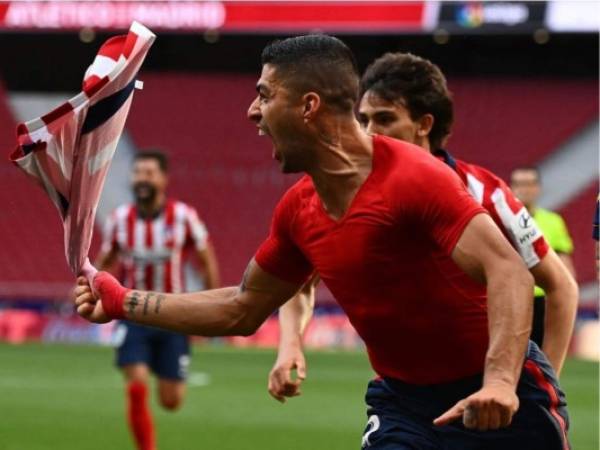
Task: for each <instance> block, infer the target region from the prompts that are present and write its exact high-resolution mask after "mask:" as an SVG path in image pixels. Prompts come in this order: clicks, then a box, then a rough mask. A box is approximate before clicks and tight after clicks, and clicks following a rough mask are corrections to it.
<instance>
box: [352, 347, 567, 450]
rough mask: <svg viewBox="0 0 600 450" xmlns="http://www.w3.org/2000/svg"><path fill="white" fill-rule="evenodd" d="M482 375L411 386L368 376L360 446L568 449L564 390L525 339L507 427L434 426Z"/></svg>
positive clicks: (385, 449)
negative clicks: (515, 403) (514, 404)
mask: <svg viewBox="0 0 600 450" xmlns="http://www.w3.org/2000/svg"><path fill="white" fill-rule="evenodd" d="M481 385H482V377H481V376H475V377H471V378H467V379H463V380H460V381H457V382H453V383H447V384H440V385H433V386H416V385H409V384H407V383H403V382H401V381H398V380H391V379H378V380H374V381H371V382H370V383H369V387H368V390H367V395H366V402H367V416H368V422H367V427H366V429H365V433H364V435H363V438H362V448H363V449H369V450H409V449H410V450H569V449H570V447H569V443H568V439H567V430H568V428H569V418H568V415H567V410H566V401H565V395H564V393H563V392H562V391H561V390H560V388H559V387H558V382H557V380H556V376H555V374H554V371H553V370H552V368H551V367H550V364H549V363H548V360H547V359H546V357H545V356H544V354H543V353H542V352H541V351H540V349H539V347H538V346H537V345H536V344H535V343H533V342H530V343H529V349H528V352H527V359H526V362H525V366H524V368H523V372H522V374H521V379H520V381H519V385H518V388H517V395H518V397H519V401H520V406H519V410H518V411H517V413H516V414H515V415H514V417H513V420H512V423H511V425H510V426H509V427H507V428H502V429H499V430H490V431H474V430H468V429H466V428H465V427H464V426H463V424H462V421H460V420H458V421H456V422H454V423H452V424H450V425H446V426H443V427H436V426H434V425H433V424H432V421H433V419H435V418H436V417H438V416H440V415H441V414H442V413H444V412H445V411H447V410H448V409H450V408H451V407H452V406H453V405H454V404H455V403H457V402H458V401H459V400H462V399H463V398H465V397H468V396H469V395H471V394H473V393H474V392H476V391H478V390H479V389H480V387H481Z"/></svg>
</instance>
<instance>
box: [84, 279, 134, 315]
mask: <svg viewBox="0 0 600 450" xmlns="http://www.w3.org/2000/svg"><path fill="white" fill-rule="evenodd" d="M93 289H94V293H95V294H96V295H97V296H98V297H100V301H101V302H102V307H103V308H104V312H105V313H106V315H107V316H108V317H110V318H111V319H124V318H125V309H124V308H123V304H124V303H125V297H126V296H127V294H128V293H129V291H130V290H131V289H127V288H124V287H123V286H121V284H120V283H119V282H118V281H117V279H116V278H115V277H113V276H112V275H111V274H110V273H108V272H98V273H97V274H96V276H95V277H94V287H93Z"/></svg>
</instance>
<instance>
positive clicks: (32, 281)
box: [0, 72, 598, 298]
mask: <svg viewBox="0 0 600 450" xmlns="http://www.w3.org/2000/svg"><path fill="white" fill-rule="evenodd" d="M140 78H141V79H142V80H143V81H144V82H145V87H144V90H143V91H142V92H140V93H138V95H136V97H135V100H134V102H133V106H132V109H131V112H130V116H129V119H128V122H127V129H128V131H129V136H130V137H131V139H132V140H133V143H134V145H135V147H137V148H147V147H160V148H164V149H165V150H167V151H168V152H169V153H170V155H171V158H172V171H171V193H172V195H173V196H174V197H177V198H179V199H181V200H183V201H187V202H189V203H191V204H192V205H194V206H195V207H196V208H197V209H198V211H199V213H200V215H201V217H202V218H203V219H204V221H205V222H206V224H207V226H208V228H209V230H210V232H211V236H212V238H213V240H214V243H215V246H216V249H217V253H218V256H219V260H220V262H221V266H222V276H223V282H224V283H228V284H229V283H237V282H239V277H240V274H241V273H242V271H243V269H244V267H245V265H246V263H247V262H248V260H249V259H250V258H251V257H252V255H253V252H254V251H255V249H256V247H257V245H258V244H259V243H260V241H261V240H262V239H263V238H264V236H265V235H266V233H267V232H268V227H269V221H270V216H271V211H272V209H273V207H274V205H275V204H276V202H277V200H278V199H279V197H280V196H281V194H282V193H283V192H284V190H285V189H286V187H287V186H289V185H290V184H291V183H293V181H294V180H295V179H297V178H296V177H293V176H292V177H282V176H281V175H280V174H279V171H278V169H277V167H276V165H275V164H274V163H273V161H271V158H270V154H271V144H270V141H269V140H268V138H260V137H258V136H257V132H256V129H255V128H254V126H253V125H252V124H251V123H249V122H248V120H247V119H246V110H247V107H248V106H249V104H250V102H251V100H252V99H253V98H254V96H255V91H254V84H255V82H256V78H255V76H254V75H231V74H230V75H221V74H213V75H196V74H185V73H168V72H164V73H151V72H148V73H142V75H141V76H140ZM449 85H450V88H451V89H452V91H453V92H454V96H455V102H456V121H455V122H456V125H455V131H454V134H453V135H452V137H451V139H450V142H449V145H448V147H449V150H450V151H451V152H452V153H454V154H455V155H456V156H457V157H459V158H461V159H465V160H467V161H472V162H475V163H479V164H481V165H483V166H486V167H489V168H490V169H492V170H494V171H495V172H496V173H498V174H499V175H500V176H502V177H505V178H506V177H507V176H508V174H509V173H510V170H511V169H512V168H513V167H514V166H516V165H522V164H535V163H539V162H540V161H541V160H543V159H544V158H545V157H546V156H548V155H549V154H550V153H551V152H552V151H554V149H556V148H557V146H559V145H560V144H561V143H562V142H564V141H565V140H566V139H568V138H569V137H570V136H572V135H573V134H575V133H577V132H578V131H579V130H581V129H582V128H584V127H585V126H586V125H587V124H589V123H590V121H592V120H594V119H596V118H597V117H598V106H597V104H596V102H595V99H596V98H597V92H598V91H597V89H598V88H597V85H596V83H595V81H593V80H592V81H589V82H588V81H586V80H583V81H582V80H557V79H544V80H539V79H536V80H527V79H508V78H505V79H494V80H491V79H488V78H477V79H472V78H469V79H467V78H458V79H451V80H449ZM14 126H15V120H14V118H13V116H12V114H11V112H10V110H9V108H8V107H7V98H6V93H5V92H4V91H3V90H2V89H0V141H1V142H8V143H12V142H14ZM482 136H483V138H482ZM240 143H243V144H242V145H240ZM6 150H8V149H6ZM0 175H1V176H2V177H3V180H6V181H7V184H6V185H7V186H10V189H7V190H2V191H0V202H2V204H3V205H18V208H17V207H15V206H12V207H8V208H3V210H4V211H3V213H2V214H1V215H0V245H1V246H2V248H3V249H4V251H3V252H0V266H1V267H5V268H6V269H5V270H4V271H3V273H1V274H0V296H2V297H7V296H12V297H28V298H36V297H40V296H43V297H47V298H53V297H57V296H63V295H64V293H65V292H66V289H68V287H69V286H70V282H71V280H72V276H71V274H70V273H69V272H68V270H67V267H66V264H65V260H64V256H63V248H62V230H61V226H60V223H59V220H58V216H57V214H56V212H55V211H54V210H53V208H52V205H51V204H50V202H48V201H47V199H46V198H45V197H44V194H43V193H42V192H41V190H40V189H39V188H37V187H35V186H33V185H32V183H30V182H29V180H26V179H25V176H24V175H23V174H22V173H19V171H17V170H16V169H15V168H13V167H10V165H9V164H5V165H3V166H2V167H1V168H0ZM596 189H597V188H596V187H595V186H590V187H589V188H587V189H586V190H585V192H581V193H580V194H578V195H577V196H576V197H575V198H573V199H572V200H571V201H569V202H568V203H567V204H566V205H565V206H564V207H563V208H562V210H561V212H562V213H564V214H565V217H566V219H567V221H568V224H569V226H570V228H571V232H572V234H573V235H574V238H575V245H576V247H577V250H576V252H575V263H576V266H577V270H578V272H579V273H580V275H581V276H580V281H589V280H591V279H593V276H594V266H593V257H591V256H590V255H591V253H590V252H592V248H591V244H589V241H588V240H587V239H588V236H589V232H590V228H589V223H590V220H591V208H593V202H594V198H595V191H596ZM15 230H25V232H22V233H16V232H15ZM92 254H94V251H93V252H92ZM320 297H324V298H330V297H329V296H328V295H327V294H325V293H323V294H322V295H320Z"/></svg>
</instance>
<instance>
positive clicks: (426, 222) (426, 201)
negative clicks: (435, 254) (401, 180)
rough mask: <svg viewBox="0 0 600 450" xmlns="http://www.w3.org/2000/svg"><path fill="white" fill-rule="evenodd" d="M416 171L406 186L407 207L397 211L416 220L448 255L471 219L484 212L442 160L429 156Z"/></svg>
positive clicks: (417, 224)
mask: <svg viewBox="0 0 600 450" xmlns="http://www.w3.org/2000/svg"><path fill="white" fill-rule="evenodd" d="M417 172H418V175H417V176H414V177H413V181H416V182H415V183H414V185H413V186H408V187H407V188H409V189H410V190H411V191H412V193H411V194H412V195H411V196H410V197H409V198H410V201H409V202H408V208H409V210H408V211H401V212H400V214H403V213H407V214H408V216H409V217H412V219H413V221H414V220H416V223H415V225H416V226H418V227H420V228H423V229H424V230H425V231H426V232H427V233H428V234H429V235H430V237H431V238H432V239H433V241H434V242H435V243H436V244H437V245H438V246H439V247H440V248H441V249H442V250H443V251H444V252H445V253H446V254H447V255H450V254H451V253H452V252H453V251H454V247H455V246H456V243H457V242H458V240H459V239H460V237H461V236H462V233H463V231H464V230H465V228H466V226H467V225H468V224H469V222H470V221H471V219H473V217H474V216H476V215H477V214H482V213H485V212H486V211H485V209H484V208H482V207H481V206H480V205H479V204H478V203H477V202H476V201H475V200H474V199H473V197H471V195H470V194H469V192H468V191H467V189H466V187H465V186H464V184H463V182H462V180H461V179H460V178H459V177H458V175H457V174H456V173H454V172H453V171H452V170H451V169H450V168H448V167H446V166H445V165H444V164H443V163H441V162H439V161H437V160H435V159H433V158H432V159H431V161H430V162H429V161H428V162H427V163H424V162H422V163H421V167H420V168H419V170H418V171H417ZM407 190H408V189H405V190H404V191H405V192H406V191H407Z"/></svg>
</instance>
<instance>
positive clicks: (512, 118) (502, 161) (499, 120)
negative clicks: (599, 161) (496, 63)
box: [448, 78, 598, 179]
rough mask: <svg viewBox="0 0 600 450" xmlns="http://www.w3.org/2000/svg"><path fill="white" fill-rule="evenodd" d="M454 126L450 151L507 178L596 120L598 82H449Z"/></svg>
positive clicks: (457, 80) (492, 80)
mask: <svg viewBox="0 0 600 450" xmlns="http://www.w3.org/2000/svg"><path fill="white" fill-rule="evenodd" d="M448 84H449V87H450V89H451V90H452V92H453V93H454V99H455V111H456V114H455V126H454V133H453V135H452V136H451V138H450V144H449V146H448V147H449V149H450V150H451V151H453V152H454V153H455V154H456V156H458V157H460V158H462V159H464V160H466V161H470V162H473V163H476V164H480V165H482V166H484V167H487V168H489V169H492V170H493V171H494V172H495V173H496V174H497V175H499V176H501V177H502V178H504V179H507V178H508V176H509V175H510V171H511V170H512V169H513V168H514V167H516V166H520V165H530V164H537V163H539V162H540V161H541V160H542V159H543V158H544V157H545V156H547V155H548V154H549V153H550V152H552V151H553V150H554V149H555V148H557V147H558V146H559V145H560V144H562V143H563V142H564V141H566V140H567V139H568V138H569V137H570V136H572V135H573V134H575V133H577V132H578V131H579V130H581V129H582V128H583V127H585V126H586V125H588V124H589V123H590V122H591V121H592V120H594V119H597V118H598V102H597V99H598V82H597V80H593V79H590V80H582V79H576V80H561V79H510V78H505V79H491V78H478V79H474V78H468V79H466V78H463V79H450V80H449V82H448Z"/></svg>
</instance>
